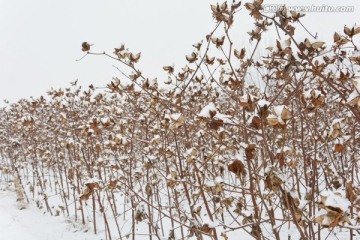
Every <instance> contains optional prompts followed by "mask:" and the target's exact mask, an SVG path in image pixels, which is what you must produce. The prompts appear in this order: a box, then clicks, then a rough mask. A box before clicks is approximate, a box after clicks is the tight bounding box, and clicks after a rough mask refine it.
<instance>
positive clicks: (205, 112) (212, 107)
mask: <svg viewBox="0 0 360 240" xmlns="http://www.w3.org/2000/svg"><path fill="white" fill-rule="evenodd" d="M210 112H215V113H216V112H217V109H216V107H215V104H214V103H213V102H210V103H209V104H208V105H206V106H205V107H204V108H203V109H201V111H200V113H199V116H200V117H204V118H211V115H210Z"/></svg>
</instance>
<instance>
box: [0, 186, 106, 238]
mask: <svg viewBox="0 0 360 240" xmlns="http://www.w3.org/2000/svg"><path fill="white" fill-rule="evenodd" d="M85 231H87V227H86V226H82V225H81V224H77V223H75V222H73V221H71V220H69V219H66V218H64V217H55V216H49V215H45V214H42V213H41V211H40V210H39V209H38V208H36V207H35V206H34V204H32V203H30V204H29V205H28V206H27V208H26V209H23V210H19V209H18V208H17V204H16V194H15V192H14V191H12V187H11V185H9V184H5V183H0V233H1V239H6V240H18V239H19V240H20V239H26V240H60V239H67V240H79V239H82V240H101V239H103V238H102V237H100V236H96V235H94V234H93V233H92V232H91V233H90V232H85ZM101 235H103V234H101Z"/></svg>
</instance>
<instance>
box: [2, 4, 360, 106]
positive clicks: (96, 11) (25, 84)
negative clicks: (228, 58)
mask: <svg viewBox="0 0 360 240" xmlns="http://www.w3.org/2000/svg"><path fill="white" fill-rule="evenodd" d="M215 2H216V1H205V0H201V1H195V0H151V1H149V0H142V1H140V0H101V1H99V0H62V1H48V0H31V1H29V0H0V100H1V102H0V105H3V102H2V100H3V99H8V100H10V101H11V102H13V101H16V100H18V99H20V98H29V97H30V96H34V97H39V96H40V95H42V94H45V92H46V90H48V89H50V87H55V88H59V87H62V88H63V87H68V86H69V82H70V81H73V80H75V79H79V83H80V84H81V85H84V86H87V85H89V84H91V83H92V84H94V85H95V86H104V85H106V84H107V83H109V82H110V80H111V79H112V77H114V76H118V75H119V73H118V72H117V70H116V69H115V68H114V67H113V66H112V65H116V64H117V63H116V62H114V61H110V60H108V59H106V58H105V57H99V56H88V57H87V58H85V59H83V60H82V61H80V62H76V61H75V60H76V59H78V58H80V57H81V56H82V55H83V53H82V52H81V50H80V49H81V43H82V42H83V41H88V42H90V43H93V44H95V45H94V46H93V49H94V50H97V51H107V52H109V53H111V52H112V51H113V48H114V47H118V46H119V45H120V44H121V43H125V44H126V46H127V47H129V48H130V50H131V51H133V52H139V51H141V52H142V57H141V59H140V65H139V66H140V69H141V70H142V72H143V73H144V75H145V76H147V77H149V78H153V77H158V78H159V79H160V80H161V79H162V78H165V76H166V75H165V73H164V72H163V70H162V66H164V65H169V64H175V65H176V66H178V67H180V66H183V65H184V64H185V58H184V55H186V54H189V53H190V52H191V51H192V49H193V48H192V46H191V45H192V44H194V43H196V42H198V41H199V40H201V39H203V38H204V36H205V35H206V34H207V33H209V32H210V31H211V30H212V29H213V26H214V21H213V20H212V17H211V11H210V3H215ZM245 2H248V1H243V3H245ZM264 2H265V4H272V3H276V4H280V3H287V4H289V5H292V6H295V5H308V6H311V5H312V4H314V5H316V6H321V5H323V4H326V5H329V6H341V5H345V6H354V7H355V11H354V12H347V13H330V12H322V13H319V12H312V13H307V16H306V17H305V18H304V20H303V22H304V24H305V25H306V26H307V27H308V29H309V30H310V31H311V32H312V33H316V32H317V33H318V35H319V40H322V41H325V42H330V43H332V35H333V32H334V31H338V32H340V33H342V29H343V27H344V25H345V24H346V25H348V26H353V25H354V24H355V23H357V24H358V25H359V24H360V17H359V16H360V1H359V0H347V1H335V0H316V1H310V0H302V1H295V0H286V1H280V0H268V1H267V0H265V1H264ZM252 24H253V20H252V18H251V17H250V16H249V12H248V11H247V10H246V9H245V8H244V7H242V10H241V11H240V12H239V13H238V15H237V23H236V25H235V26H234V28H233V34H234V36H235V39H236V40H237V42H235V47H237V48H241V47H243V45H244V44H248V40H247V39H248V35H247V34H246V32H247V31H249V30H250V29H251V27H252ZM299 29H300V28H299ZM303 34H304V35H303V37H305V36H306V37H308V38H309V39H311V37H310V36H309V35H306V34H305V33H303ZM276 36H277V35H276V34H273V35H272V36H271V37H269V39H267V40H266V41H265V43H270V42H271V41H273V40H274V39H275V38H276Z"/></svg>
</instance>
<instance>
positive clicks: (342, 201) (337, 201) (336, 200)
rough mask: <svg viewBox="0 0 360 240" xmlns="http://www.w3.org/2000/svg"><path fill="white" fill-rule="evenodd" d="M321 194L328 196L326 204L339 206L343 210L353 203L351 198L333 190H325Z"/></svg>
mask: <svg viewBox="0 0 360 240" xmlns="http://www.w3.org/2000/svg"><path fill="white" fill-rule="evenodd" d="M321 196H322V197H326V200H325V206H327V207H333V208H339V209H341V210H342V211H343V212H346V211H347V210H348V209H349V207H350V205H351V203H350V201H349V200H347V199H346V198H344V197H342V196H341V195H338V194H336V193H333V192H332V191H324V192H322V193H321Z"/></svg>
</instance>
